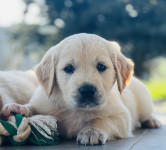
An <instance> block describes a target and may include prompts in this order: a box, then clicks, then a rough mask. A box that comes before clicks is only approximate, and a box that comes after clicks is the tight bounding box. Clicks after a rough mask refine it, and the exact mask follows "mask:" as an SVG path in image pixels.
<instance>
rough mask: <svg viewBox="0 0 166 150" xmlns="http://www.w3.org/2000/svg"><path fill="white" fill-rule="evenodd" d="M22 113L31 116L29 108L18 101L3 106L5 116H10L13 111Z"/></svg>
mask: <svg viewBox="0 0 166 150" xmlns="http://www.w3.org/2000/svg"><path fill="white" fill-rule="evenodd" d="M12 112H14V113H20V114H22V115H24V116H26V117H28V116H29V110H28V109H27V108H26V107H25V106H23V105H20V104H16V103H11V104H6V105H5V106H4V107H3V108H2V112H1V114H2V115H3V116H4V117H9V116H10V115H11V113H12Z"/></svg>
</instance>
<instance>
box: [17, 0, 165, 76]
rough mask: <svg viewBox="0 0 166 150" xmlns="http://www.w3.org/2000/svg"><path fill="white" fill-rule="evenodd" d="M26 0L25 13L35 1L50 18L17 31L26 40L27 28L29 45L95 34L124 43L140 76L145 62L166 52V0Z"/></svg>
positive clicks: (143, 71)
mask: <svg viewBox="0 0 166 150" xmlns="http://www.w3.org/2000/svg"><path fill="white" fill-rule="evenodd" d="M25 2H26V4H27V9H26V11H25V15H26V14H27V13H28V7H29V6H30V5H31V4H32V3H35V4H37V5H39V7H40V8H41V11H40V12H41V16H43V17H44V18H46V20H47V23H46V24H45V25H42V26H41V25H36V26H33V27H31V28H30V25H25V24H23V25H22V28H19V30H17V31H16V32H15V34H14V37H15V39H19V40H20V39H22V40H23V37H22V36H24V35H22V32H20V31H23V30H24V31H26V34H25V35H26V38H27V39H26V40H25V43H24V44H25V45H28V44H30V43H31V42H34V41H35V42H36V41H37V43H39V45H40V47H43V49H44V48H48V47H50V46H52V45H55V44H56V43H57V42H59V41H60V40H62V39H63V38H65V37H66V36H69V35H71V34H75V33H80V32H86V33H95V34H98V35H100V36H102V37H104V38H106V39H108V40H116V41H118V42H119V43H120V44H121V46H122V50H123V53H124V54H125V55H127V56H129V57H130V58H132V59H133V60H134V62H135V74H136V75H137V76H143V74H144V73H148V68H146V67H145V66H144V62H146V61H147V60H149V59H152V58H153V57H156V56H159V55H165V54H166V50H165V49H166V15H165V14H166V9H165V8H166V1H165V0H145V1H140V0H116V1H110V0H95V1H94V0H45V1H44V3H42V4H41V2H40V0H26V1H25ZM41 5H42V6H41ZM45 31H47V32H45ZM48 31H50V32H48ZM24 33H25V32H24ZM27 33H28V34H27ZM29 35H30V36H29ZM45 50H46V49H45ZM45 50H43V51H45ZM27 51H29V50H27Z"/></svg>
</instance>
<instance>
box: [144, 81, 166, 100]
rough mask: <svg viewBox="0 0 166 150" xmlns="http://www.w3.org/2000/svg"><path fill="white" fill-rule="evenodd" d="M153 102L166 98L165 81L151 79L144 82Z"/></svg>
mask: <svg viewBox="0 0 166 150" xmlns="http://www.w3.org/2000/svg"><path fill="white" fill-rule="evenodd" d="M144 83H145V85H146V86H147V88H148V89H149V91H150V94H151V96H152V99H153V100H154V101H157V100H161V99H164V98H166V80H160V79H151V80H149V81H144Z"/></svg>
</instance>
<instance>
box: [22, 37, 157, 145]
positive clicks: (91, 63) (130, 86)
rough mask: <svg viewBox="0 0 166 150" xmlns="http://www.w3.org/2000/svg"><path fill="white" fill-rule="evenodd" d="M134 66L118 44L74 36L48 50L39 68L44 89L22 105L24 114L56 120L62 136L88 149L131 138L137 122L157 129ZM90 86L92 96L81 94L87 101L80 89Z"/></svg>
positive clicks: (147, 98) (144, 90)
mask: <svg viewBox="0 0 166 150" xmlns="http://www.w3.org/2000/svg"><path fill="white" fill-rule="evenodd" d="M133 65H134V64H133V62H132V61H131V60H129V59H127V58H126V57H125V56H124V55H123V54H122V53H121V51H120V46H119V45H118V44H117V43H116V42H110V41H107V40H105V39H103V38H101V37H99V36H97V35H93V34H76V35H73V36H70V37H68V38H66V39H64V40H63V41H61V42H60V43H59V44H57V45H56V46H54V47H52V48H51V49H50V50H48V52H47V53H46V54H45V56H44V57H43V59H42V61H41V62H40V64H39V65H38V66H37V69H36V74H37V78H38V80H39V82H40V85H41V86H40V87H39V88H38V89H37V90H36V92H35V94H34V95H33V97H32V98H31V100H30V103H29V104H26V105H24V107H25V108H26V109H27V110H28V111H26V112H30V114H26V115H34V114H46V115H54V116H56V117H57V118H59V121H58V131H59V132H60V135H61V136H63V137H65V138H75V137H76V138H77V142H78V143H80V144H85V145H86V144H90V145H94V144H105V142H106V141H107V140H110V139H116V138H128V137H131V136H132V130H133V129H135V127H136V125H137V123H138V122H140V123H143V126H144V127H151V128H157V127H159V123H158V122H157V121H156V120H155V119H154V118H152V107H153V104H152V101H151V97H150V94H149V92H148V90H147V88H146V87H145V86H144V85H143V84H142V83H141V82H140V81H139V80H138V79H136V78H135V77H133V76H132V74H133ZM130 81H131V82H130ZM87 84H88V89H90V90H91V91H90V92H91V93H89V92H88V91H83V92H87V93H88V94H91V95H90V96H89V95H88V94H87V95H88V98H87V97H86V96H87V95H86V94H85V93H83V94H85V95H84V96H85V97H86V98H85V99H84V98H82V99H81V98H80V93H79V91H80V88H81V87H82V86H84V85H87ZM89 85H90V86H89ZM84 87H85V86H84ZM89 87H91V88H89ZM92 87H93V88H92ZM85 89H86V90H87V86H86V88H84V90H85ZM92 89H93V90H92ZM94 89H95V90H94ZM94 91H95V92H94ZM92 93H93V94H92ZM84 100H85V101H84Z"/></svg>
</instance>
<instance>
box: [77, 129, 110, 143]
mask: <svg viewBox="0 0 166 150" xmlns="http://www.w3.org/2000/svg"><path fill="white" fill-rule="evenodd" d="M106 140H107V137H106V133H104V132H102V131H99V130H97V129H93V128H90V127H89V128H88V127H87V128H84V129H82V130H81V131H80V132H79V133H78V135H77V143H78V144H83V145H98V144H100V145H102V144H105V143H106Z"/></svg>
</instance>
